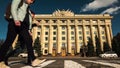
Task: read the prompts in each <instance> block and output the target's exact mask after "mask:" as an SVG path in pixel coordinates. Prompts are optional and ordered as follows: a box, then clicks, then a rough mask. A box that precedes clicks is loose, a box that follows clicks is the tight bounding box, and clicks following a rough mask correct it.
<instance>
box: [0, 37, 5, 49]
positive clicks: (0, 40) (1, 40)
mask: <svg viewBox="0 0 120 68" xmlns="http://www.w3.org/2000/svg"><path fill="white" fill-rule="evenodd" d="M3 43H4V40H3V39H0V47H1V45H2V44H3Z"/></svg>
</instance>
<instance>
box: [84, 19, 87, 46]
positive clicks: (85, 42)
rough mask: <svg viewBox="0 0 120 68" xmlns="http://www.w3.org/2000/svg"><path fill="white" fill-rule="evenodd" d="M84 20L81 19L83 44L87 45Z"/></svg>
mask: <svg viewBox="0 0 120 68" xmlns="http://www.w3.org/2000/svg"><path fill="white" fill-rule="evenodd" d="M84 23H85V22H84V20H83V45H87V40H86V31H85V25H84Z"/></svg>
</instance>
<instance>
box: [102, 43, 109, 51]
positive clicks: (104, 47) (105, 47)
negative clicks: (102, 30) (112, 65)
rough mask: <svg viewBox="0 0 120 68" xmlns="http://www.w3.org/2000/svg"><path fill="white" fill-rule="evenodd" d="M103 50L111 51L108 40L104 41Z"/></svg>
mask: <svg viewBox="0 0 120 68" xmlns="http://www.w3.org/2000/svg"><path fill="white" fill-rule="evenodd" d="M103 50H104V52H107V51H111V48H110V46H109V44H108V43H107V42H104V43H103Z"/></svg>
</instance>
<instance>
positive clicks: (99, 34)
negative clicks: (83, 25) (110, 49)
mask: <svg viewBox="0 0 120 68" xmlns="http://www.w3.org/2000/svg"><path fill="white" fill-rule="evenodd" d="M98 38H99V39H100V45H101V50H102V51H103V43H102V36H101V29H100V21H99V20H98Z"/></svg>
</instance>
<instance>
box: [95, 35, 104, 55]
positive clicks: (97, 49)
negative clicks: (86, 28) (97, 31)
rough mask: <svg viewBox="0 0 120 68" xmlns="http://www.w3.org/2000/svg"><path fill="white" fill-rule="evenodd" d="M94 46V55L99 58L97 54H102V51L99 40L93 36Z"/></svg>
mask: <svg viewBox="0 0 120 68" xmlns="http://www.w3.org/2000/svg"><path fill="white" fill-rule="evenodd" d="M95 44H96V55H97V56H99V54H101V53H102V50H101V46H100V40H99V38H98V37H97V36H95Z"/></svg>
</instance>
